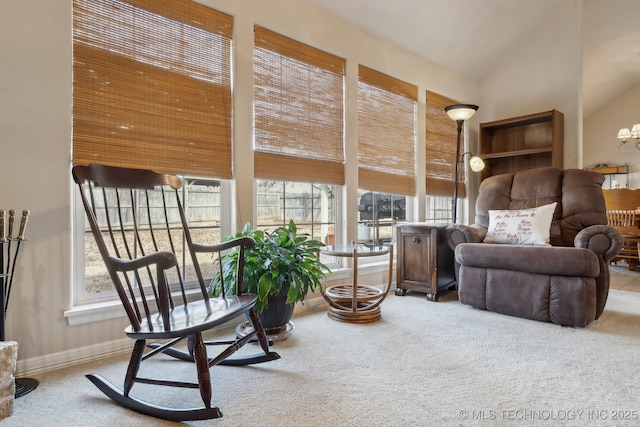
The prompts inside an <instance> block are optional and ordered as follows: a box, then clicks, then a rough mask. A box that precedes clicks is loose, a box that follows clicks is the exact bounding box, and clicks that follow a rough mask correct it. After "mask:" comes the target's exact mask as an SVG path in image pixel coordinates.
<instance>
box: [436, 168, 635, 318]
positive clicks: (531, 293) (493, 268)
mask: <svg viewBox="0 0 640 427" xmlns="http://www.w3.org/2000/svg"><path fill="white" fill-rule="evenodd" d="M603 181H604V177H603V176H602V175H600V174H598V173H595V172H589V171H585V170H580V169H567V170H561V169H557V168H539V169H530V170H525V171H520V172H517V173H515V174H504V175H495V176H492V177H489V178H487V179H485V180H484V181H483V182H482V183H481V185H480V192H479V196H478V199H477V200H476V219H475V224H473V225H461V224H452V225H449V226H448V227H447V230H446V235H447V239H448V243H449V245H450V246H451V247H452V248H453V249H454V251H455V262H456V276H457V279H458V295H459V299H460V302H462V303H463V304H467V305H471V306H473V307H476V308H480V309H486V310H490V311H495V312H499V313H503V314H508V315H512V316H518V317H524V318H528V319H534V320H541V321H550V322H553V323H558V324H561V325H570V326H586V325H588V324H589V323H591V322H592V321H593V320H595V319H597V318H599V317H600V315H601V314H602V311H603V310H604V306H605V304H606V301H607V296H608V293H609V261H610V260H611V259H612V258H613V257H614V256H615V255H616V254H617V253H618V252H619V251H620V249H621V247H622V243H623V241H622V236H621V235H620V233H619V232H618V231H617V230H615V229H614V228H613V227H610V226H608V225H606V224H607V216H606V210H605V203H604V197H603V195H602V183H603ZM553 202H557V205H556V207H555V211H554V214H553V219H552V222H551V227H550V233H549V237H550V239H549V243H550V245H547V246H533V245H520V244H517V245H514V244H495V243H483V240H484V238H485V236H486V235H487V230H488V227H489V211H490V210H514V209H526V208H532V207H538V206H542V205H547V204H549V203H553Z"/></svg>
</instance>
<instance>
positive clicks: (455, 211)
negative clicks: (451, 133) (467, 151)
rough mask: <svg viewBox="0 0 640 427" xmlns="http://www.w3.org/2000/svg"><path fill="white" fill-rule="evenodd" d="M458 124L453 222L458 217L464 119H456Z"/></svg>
mask: <svg viewBox="0 0 640 427" xmlns="http://www.w3.org/2000/svg"><path fill="white" fill-rule="evenodd" d="M456 123H457V125H458V142H457V145H456V166H455V176H454V178H453V200H452V201H451V204H452V212H453V223H454V224H455V223H456V220H457V218H458V215H457V213H458V184H459V183H460V178H459V177H460V175H459V170H458V169H459V167H460V134H461V133H462V124H463V123H464V120H456Z"/></svg>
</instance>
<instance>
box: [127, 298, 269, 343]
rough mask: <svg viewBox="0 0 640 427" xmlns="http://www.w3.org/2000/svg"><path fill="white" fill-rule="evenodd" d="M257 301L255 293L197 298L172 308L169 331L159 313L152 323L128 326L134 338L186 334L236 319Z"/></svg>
mask: <svg viewBox="0 0 640 427" xmlns="http://www.w3.org/2000/svg"><path fill="white" fill-rule="evenodd" d="M257 300H258V297H257V296H256V295H255V294H243V295H239V296H236V295H233V296H227V297H226V298H225V299H221V298H211V299H209V300H207V301H203V300H200V301H194V302H190V303H187V304H185V305H181V306H178V307H175V308H174V309H173V310H171V312H170V319H171V320H170V325H171V328H170V330H168V331H164V322H163V320H162V316H161V315H160V314H159V313H157V314H154V315H153V316H152V317H151V323H149V322H148V321H147V320H143V321H142V322H140V329H139V330H134V329H133V327H132V326H128V327H127V328H126V329H125V333H126V334H127V335H128V336H129V338H133V339H167V338H175V337H182V336H185V335H190V334H192V333H196V332H199V331H202V330H208V329H211V328H213V327H215V326H217V325H220V324H222V323H225V322H227V321H229V320H232V319H234V318H236V317H238V316H239V315H241V314H243V313H246V312H247V311H249V310H250V309H251V307H253V306H254V305H255V303H256V301H257Z"/></svg>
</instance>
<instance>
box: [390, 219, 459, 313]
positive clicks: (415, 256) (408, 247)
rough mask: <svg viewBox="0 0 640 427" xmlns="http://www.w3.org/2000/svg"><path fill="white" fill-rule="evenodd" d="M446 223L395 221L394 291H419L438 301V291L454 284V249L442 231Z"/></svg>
mask: <svg viewBox="0 0 640 427" xmlns="http://www.w3.org/2000/svg"><path fill="white" fill-rule="evenodd" d="M447 225H448V224H435V223H416V224H400V225H396V250H397V255H398V259H397V264H396V269H397V271H396V291H395V293H396V295H400V296H402V295H405V294H406V293H407V291H418V292H424V293H426V294H427V299H428V300H429V301H437V300H438V296H439V293H440V291H442V290H448V289H451V288H452V287H453V286H454V285H455V283H456V278H455V271H454V269H455V267H454V260H453V250H452V249H451V248H450V247H449V245H448V244H447V240H446V237H445V234H444V230H445V228H446V227H447Z"/></svg>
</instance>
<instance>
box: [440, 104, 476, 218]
mask: <svg viewBox="0 0 640 427" xmlns="http://www.w3.org/2000/svg"><path fill="white" fill-rule="evenodd" d="M444 111H445V112H446V113H447V115H448V116H449V118H450V119H452V120H455V122H456V124H457V125H458V140H457V145H456V168H455V172H454V174H455V175H454V186H453V200H452V205H453V223H454V224H455V223H456V220H457V210H458V185H459V183H460V177H459V175H458V174H459V172H458V169H459V166H458V163H460V162H459V159H460V135H461V134H462V124H463V123H464V122H465V120H469V119H470V118H471V117H473V115H474V114H475V113H476V111H478V106H477V105H472V104H454V105H449V106H447V107H444ZM463 157H464V156H463Z"/></svg>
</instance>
